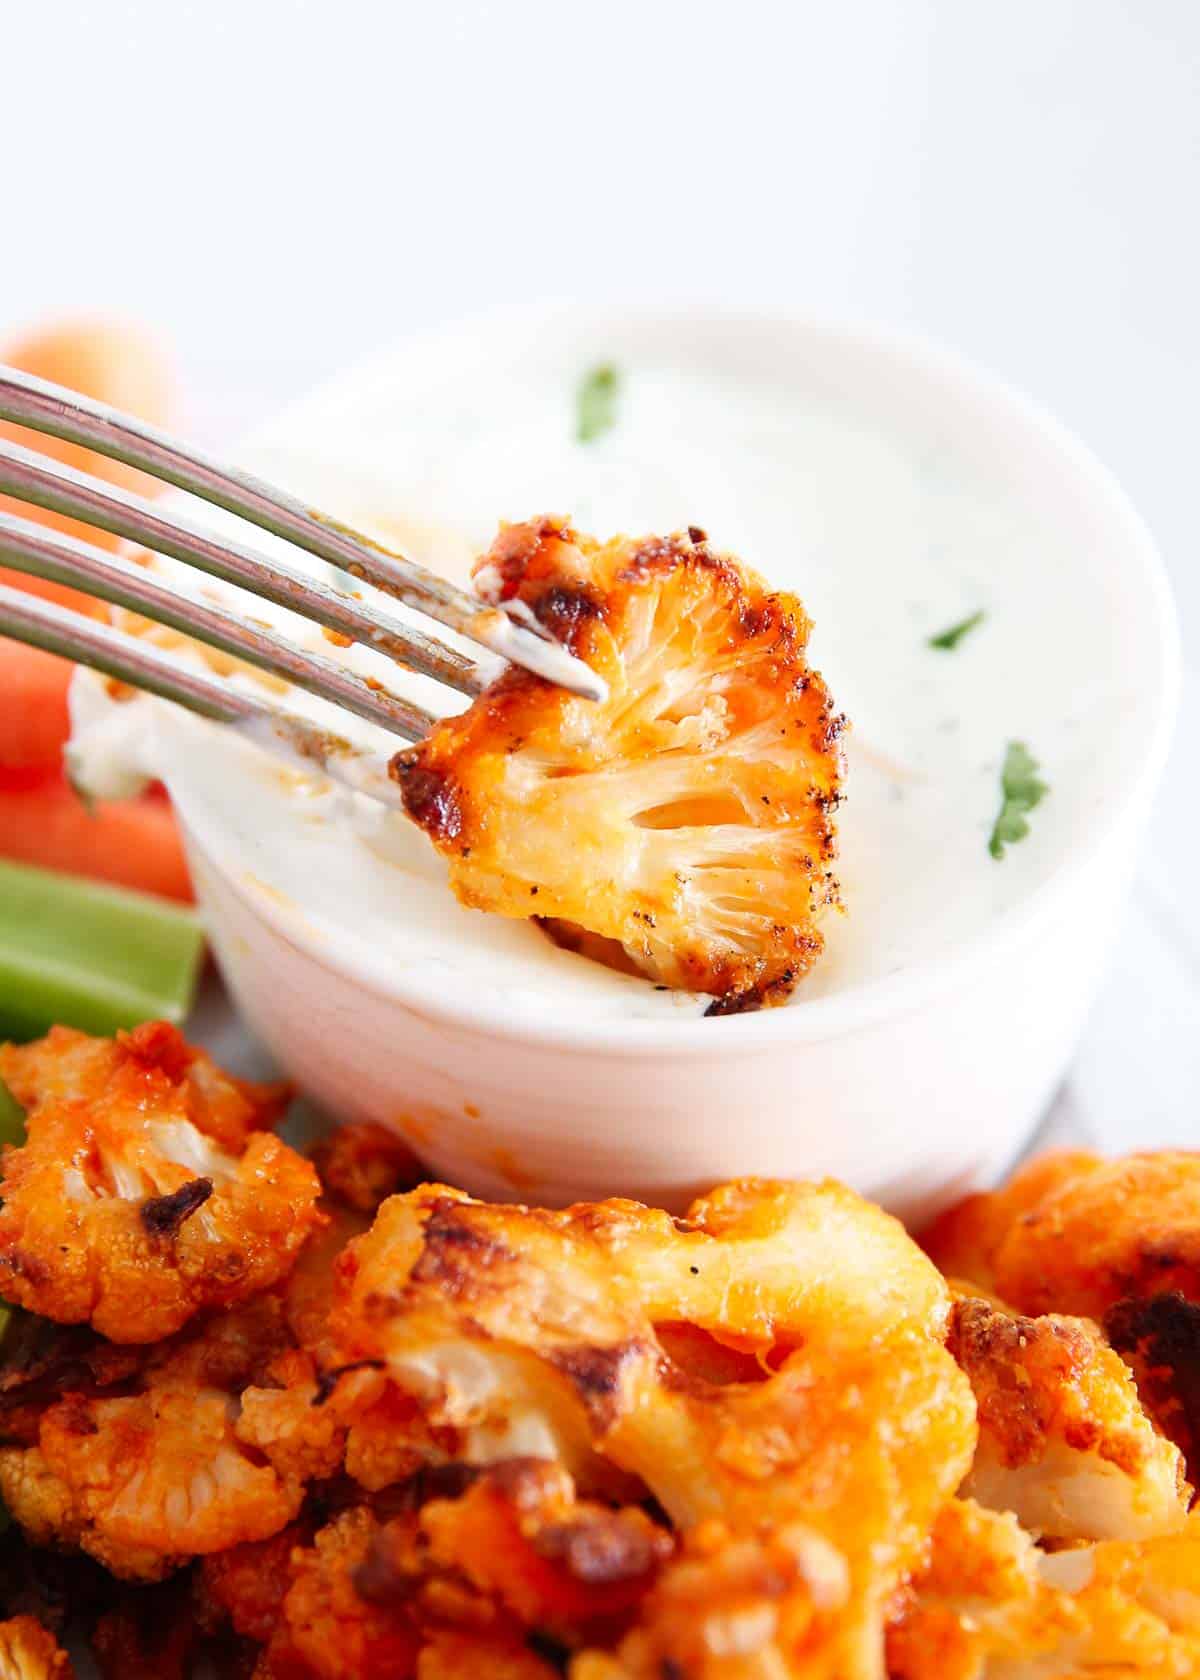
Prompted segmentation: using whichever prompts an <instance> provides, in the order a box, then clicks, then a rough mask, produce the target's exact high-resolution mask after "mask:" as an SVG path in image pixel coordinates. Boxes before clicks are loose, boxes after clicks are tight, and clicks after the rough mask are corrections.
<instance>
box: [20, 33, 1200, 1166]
mask: <svg viewBox="0 0 1200 1680" xmlns="http://www.w3.org/2000/svg"><path fill="white" fill-rule="evenodd" d="M0 15H2V17H3V48H2V51H3V55H4V66H3V99H2V104H0V111H2V117H3V132H4V136H5V149H6V162H5V168H4V176H3V179H4V193H3V209H2V211H0V257H2V259H3V260H2V261H0V333H3V332H5V331H7V330H8V329H9V328H10V327H16V326H17V325H19V324H20V323H22V322H25V321H32V320H36V319H39V318H42V317H44V316H47V315H54V314H58V313H62V312H79V311H86V312H108V313H117V314H120V315H125V316H129V317H132V318H134V319H136V320H139V321H143V322H146V323H148V324H150V325H151V326H152V327H154V328H155V329H156V330H157V331H159V332H160V333H161V335H162V336H163V338H164V340H165V341H166V342H167V343H168V344H170V345H171V346H172V347H173V348H174V350H175V352H176V354H177V357H178V360H179V363H180V367H181V373H182V388H183V392H184V396H185V400H186V404H187V406H188V408H189V410H190V422H191V426H192V429H194V430H198V431H199V432H201V433H202V434H204V435H206V436H207V437H208V438H209V439H210V440H213V441H218V442H220V441H223V440H228V439H232V438H234V437H235V436H236V435H237V433H238V431H239V430H241V429H244V427H245V426H246V425H248V424H250V423H252V422H253V420H254V419H255V418H256V417H257V416H258V415H259V414H262V413H266V412H267V411H269V409H270V408H271V407H273V406H275V405H277V404H278V403H279V402H280V401H281V400H283V399H285V398H287V397H289V396H291V395H293V394H295V393H297V392H298V391H300V390H302V389H303V388H304V387H305V386H306V385H308V384H310V383H312V382H313V380H314V379H316V378H318V377H320V376H321V375H322V374H324V373H326V372H329V371H331V370H332V369H334V368H335V367H337V366H338V365H339V364H340V363H342V362H344V361H346V360H347V359H349V358H352V357H356V356H359V355H361V354H364V353H366V352H368V351H369V350H370V349H371V347H372V346H373V345H375V344H377V343H379V342H381V341H383V340H385V339H387V338H389V337H394V336H396V335H398V334H400V333H405V332H409V331H412V330H413V329H415V328H420V327H421V326H422V325H425V324H428V323H432V322H435V321H440V320H445V319H449V318H452V317H453V316H455V315H457V314H461V313H464V312H468V311H471V310H475V309H478V308H480V307H486V306H491V305H493V304H502V303H505V302H511V301H516V300H522V301H528V300H530V299H531V298H536V297H538V296H547V297H549V296H556V297H562V296H587V297H605V298H612V297H613V296H616V297H618V298H620V297H623V296H627V297H631V298H632V297H639V298H645V297H647V296H652V297H656V298H658V299H689V300H714V299H715V300H718V301H722V302H726V303H732V304H738V305H741V306H750V307H753V306H754V305H755V304H762V305H770V306H772V307H779V306H784V307H788V308H792V309H796V310H799V311H818V312H821V313H826V314H835V315H837V314H845V315H854V316H870V317H876V318H880V319H883V320H887V321H891V322H894V323H897V324H901V325H908V326H916V327H920V328H923V329H925V330H927V331H929V332H931V333H933V334H935V335H936V336H938V337H940V338H942V339H945V340H947V341H950V342H951V343H953V344H955V345H957V346H958V347H959V348H961V349H963V350H965V351H967V352H968V353H970V354H971V355H973V356H975V357H976V358H978V359H980V360H982V361H984V362H986V363H990V364H991V365H992V366H993V367H995V368H997V369H998V370H1000V371H1001V372H1003V373H1004V374H1006V375H1007V376H1008V377H1009V378H1011V379H1012V380H1013V381H1015V382H1016V383H1017V384H1019V385H1022V386H1024V387H1026V388H1027V389H1028V390H1029V391H1030V392H1031V393H1033V394H1034V395H1035V396H1037V397H1038V398H1040V399H1041V400H1042V401H1043V402H1044V403H1045V404H1047V405H1048V406H1049V407H1050V408H1052V409H1054V410H1055V411H1057V413H1058V414H1059V415H1060V417H1061V418H1063V419H1064V420H1066V421H1067V422H1068V423H1069V424H1070V425H1071V426H1073V427H1074V428H1075V429H1076V430H1077V431H1078V432H1079V433H1080V434H1081V435H1082V436H1083V437H1084V438H1085V440H1087V441H1088V442H1089V443H1090V444H1091V445H1092V446H1093V447H1094V448H1095V449H1096V450H1097V452H1098V453H1099V454H1100V455H1101V456H1102V457H1103V458H1104V459H1105V460H1106V461H1107V462H1108V463H1109V464H1110V465H1111V466H1113V467H1114V468H1115V469H1116V471H1117V472H1118V474H1119V475H1120V476H1121V477H1122V478H1123V480H1124V482H1125V483H1126V485H1127V487H1128V488H1129V490H1130V491H1131V492H1132V494H1133V496H1134V498H1135V500H1136V501H1137V502H1138V503H1139V505H1140V506H1141V508H1142V510H1143V512H1144V513H1145V515H1146V516H1147V518H1148V519H1149V521H1150V523H1151V525H1152V526H1153V528H1154V529H1155V531H1156V533H1157V535H1158V537H1159V540H1160V542H1161V545H1162V547H1163V550H1164V553H1165V555H1166V558H1167V560H1168V563H1169V565H1170V568H1171V571H1172V574H1173V577H1174V580H1175V584H1176V590H1177V594H1178V596H1179V599H1180V603H1181V608H1182V611H1183V617H1184V626H1185V646H1186V649H1187V655H1188V659H1189V662H1190V663H1191V665H1192V668H1193V671H1200V564H1198V560H1197V550H1198V545H1200V502H1198V495H1197V476H1198V474H1197V452H1198V446H1200V426H1198V413H1197V411H1198V408H1200V397H1198V391H1200V3H1198V0H820V3H814V0H794V3H792V4H788V3H786V0H779V3H772V0H740V3H736V4H733V3H730V0H721V3H719V4H718V3H714V0H660V3H656V0H641V3H631V0H606V3H604V4H602V5H591V6H586V7H585V6H582V5H578V4H575V3H574V0H510V3H500V0H497V3H495V4H486V3H476V4H461V3H460V4H455V3H445V0H419V3H416V4H408V3H406V0H341V3H334V0H320V3H316V0H314V3H305V0H292V3H288V0H203V3H202V4H191V3H185V0H99V3H97V0H41V3H40V4H37V5H28V4H19V3H18V0H7V3H6V4H5V3H3V0H0ZM1198 681H1200V679H1197V678H1195V677H1193V679H1192V684H1191V688H1190V691H1189V697H1188V702H1187V709H1186V713H1185V727H1184V732H1183V733H1182V734H1181V738H1180V745H1179V747H1178V748H1177V751H1176V757H1175V762H1174V765H1173V770H1172V778H1171V784H1170V787H1169V789H1168V794H1167V796H1166V799H1165V801H1164V803H1163V805H1162V807H1161V809H1160V811H1159V813H1158V815H1157V819H1156V823H1155V829H1154V839H1153V843H1152V847H1151V850H1150V852H1149V854H1148V856H1147V859H1146V863H1145V867H1144V869H1143V873H1142V882H1141V885H1140V888H1139V896H1138V908H1137V911H1136V913H1135V916H1134V918H1133V920H1132V921H1131V923H1130V927H1129V931H1128V934H1127V936H1126V937H1125V938H1124V939H1123V941H1122V943H1121V947H1120V951H1119V956H1118V967H1117V970H1116V973H1115V977H1114V980H1113V982H1112V983H1111V984H1110V986H1109V989H1108V991H1107V993H1106V994H1105V997H1104V998H1103V999H1102V1000H1101V1004H1100V1006H1099V1011H1098V1015H1097V1017H1096V1022H1095V1024H1094V1026H1093V1029H1092V1031H1091V1033H1090V1035H1089V1039H1088V1042H1087V1044H1086V1045H1085V1049H1084V1053H1083V1056H1082V1058H1081V1061H1080V1064H1079V1068H1078V1070H1077V1074H1076V1076H1075V1077H1074V1079H1073V1082H1072V1086H1071V1088H1070V1092H1069V1096H1068V1101H1067V1103H1066V1104H1065V1105H1064V1107H1063V1109H1062V1110H1061V1113H1060V1117H1061V1114H1068V1115H1070V1116H1078V1115H1080V1114H1082V1115H1083V1116H1084V1119H1085V1122H1086V1124H1087V1125H1088V1126H1090V1127H1091V1128H1092V1129H1093V1130H1099V1131H1100V1132H1101V1133H1102V1134H1103V1135H1105V1136H1106V1137H1109V1138H1113V1137H1117V1136H1120V1137H1122V1138H1124V1137H1134V1136H1138V1137H1145V1138H1147V1139H1165V1138H1166V1137H1168V1136H1174V1137H1177V1138H1185V1137H1192V1138H1194V1137H1195V1131H1196V1125H1195V1118H1194V1116H1195V1105H1196V1100H1197V1096H1198V1095H1200V886H1198V885H1195V884H1194V878H1195V879H1200V871H1198V867H1197V866H1198V863H1200V858H1198V853H1200V796H1198V790H1200V698H1198V695H1197V683H1198ZM1120 769H1121V767H1120V766H1119V765H1114V777H1117V776H1119V775H1120Z"/></svg>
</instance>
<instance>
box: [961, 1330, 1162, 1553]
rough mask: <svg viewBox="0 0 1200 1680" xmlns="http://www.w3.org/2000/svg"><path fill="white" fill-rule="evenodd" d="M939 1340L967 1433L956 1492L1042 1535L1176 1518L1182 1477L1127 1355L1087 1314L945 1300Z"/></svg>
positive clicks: (1116, 1531) (1093, 1532) (1144, 1526)
mask: <svg viewBox="0 0 1200 1680" xmlns="http://www.w3.org/2000/svg"><path fill="white" fill-rule="evenodd" d="M949 1348H950V1351H951V1353H952V1354H953V1355H954V1357H955V1358H956V1359H957V1360H958V1362H959V1364H960V1365H961V1366H962V1368H963V1370H964V1371H965V1372H966V1373H967V1376H968V1377H969V1378H970V1380H971V1386H972V1388H973V1389H974V1391H975V1400H976V1405H977V1407H978V1414H979V1445H978V1447H977V1448H976V1451H975V1459H974V1463H973V1464H972V1466H971V1474H970V1475H969V1476H968V1478H967V1481H966V1483H965V1485H964V1487H963V1490H962V1491H963V1492H964V1493H966V1494H971V1495H973V1496H974V1498H975V1499H977V1500H978V1501H979V1502H980V1504H982V1505H986V1506H988V1507H990V1508H991V1509H992V1510H996V1511H1013V1512H1015V1513H1016V1516H1017V1517H1018V1519H1019V1520H1020V1522H1021V1523H1022V1524H1023V1525H1024V1527H1026V1528H1028V1529H1031V1530H1032V1531H1033V1532H1034V1533H1035V1534H1037V1535H1040V1536H1042V1537H1044V1538H1049V1539H1053V1540H1059V1541H1063V1540H1108V1539H1124V1540H1142V1539H1148V1538H1150V1537H1151V1536H1153V1535H1156V1534H1169V1533H1171V1532H1173V1531H1174V1530H1176V1529H1179V1528H1182V1526H1183V1524H1184V1522H1185V1521H1186V1519H1187V1512H1188V1504H1189V1500H1190V1496H1191V1489H1190V1488H1189V1487H1188V1485H1187V1482H1186V1480H1185V1476H1184V1465H1183V1458H1182V1455H1181V1454H1180V1452H1179V1450H1178V1448H1177V1447H1175V1446H1174V1445H1173V1444H1172V1443H1171V1442H1170V1441H1168V1440H1166V1439H1165V1437H1164V1436H1162V1435H1160V1434H1159V1432H1158V1430H1156V1429H1155V1427H1154V1425H1153V1424H1152V1423H1151V1421H1150V1419H1149V1417H1148V1416H1147V1415H1146V1413H1145V1411H1144V1410H1143V1408H1142V1405H1141V1402H1140V1401H1139V1399H1138V1394H1137V1389H1136V1387H1135V1385H1134V1382H1133V1378H1132V1376H1131V1375H1130V1373H1129V1370H1128V1368H1127V1366H1126V1365H1125V1364H1124V1362H1123V1361H1122V1360H1121V1358H1120V1357H1119V1356H1118V1355H1117V1354H1116V1353H1114V1352H1113V1350H1112V1348H1110V1347H1109V1346H1108V1344H1107V1343H1106V1342H1105V1341H1104V1339H1103V1337H1102V1336H1101V1335H1100V1333H1099V1331H1098V1329H1097V1328H1096V1326H1095V1325H1094V1324H1093V1323H1091V1322H1090V1320H1088V1319H1083V1318H1064V1317H1061V1316H1059V1315H1057V1314H1050V1315H1047V1316H1046V1317H1042V1318H1026V1317H1023V1316H1021V1315H1019V1314H1016V1313H1006V1312H1004V1311H1002V1310H1000V1309H998V1308H996V1307H993V1306H992V1305H991V1304H990V1303H988V1302H987V1301H981V1300H962V1301H959V1302H957V1303H956V1304H955V1308H954V1316H953V1319H952V1328H951V1334H950V1341H949Z"/></svg>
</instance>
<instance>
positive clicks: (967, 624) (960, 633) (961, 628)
mask: <svg viewBox="0 0 1200 1680" xmlns="http://www.w3.org/2000/svg"><path fill="white" fill-rule="evenodd" d="M986 617H987V614H986V613H985V612H984V610H983V608H982V607H980V609H979V611H978V612H973V613H971V615H970V617H968V618H964V619H962V620H960V622H959V623H958V624H952V625H951V626H950V628H949V629H948V630H939V631H938V633H937V635H936V636H930V638H929V646H930V647H931V648H943V649H944V650H945V651H946V652H949V651H950V650H951V649H952V648H956V647H957V646H958V644H959V642H961V641H962V639H963V637H964V636H969V635H970V634H971V631H972V630H974V629H975V627H976V625H979V624H982V623H983V621H984V619H985V618H986Z"/></svg>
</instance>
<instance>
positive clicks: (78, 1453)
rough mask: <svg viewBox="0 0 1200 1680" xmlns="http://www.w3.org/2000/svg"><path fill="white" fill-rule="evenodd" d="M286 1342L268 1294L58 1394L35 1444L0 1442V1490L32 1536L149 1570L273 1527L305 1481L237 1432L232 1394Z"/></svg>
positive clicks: (260, 1373)
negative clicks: (107, 1384)
mask: <svg viewBox="0 0 1200 1680" xmlns="http://www.w3.org/2000/svg"><path fill="white" fill-rule="evenodd" d="M285 1341H286V1327H285V1325H284V1321H283V1315H282V1311H281V1308H280V1304H279V1302H278V1301H277V1300H275V1299H273V1298H270V1297H266V1298H263V1299H261V1300H259V1301H255V1302H252V1303H250V1304H249V1305H247V1306H245V1307H242V1308H240V1309H238V1310H237V1311H236V1312H232V1313H229V1314H226V1315H222V1316H219V1317H218V1318H216V1319H214V1320H212V1321H210V1323H209V1324H207V1325H205V1326H204V1327H202V1328H201V1329H200V1330H193V1331H191V1332H189V1333H188V1334H186V1335H185V1336H183V1337H181V1338H179V1339H178V1340H177V1341H175V1342H172V1343H167V1344H165V1346H164V1347H162V1348H159V1349H155V1350H154V1351H153V1352H148V1353H146V1354H145V1356H144V1361H145V1362H144V1364H143V1367H142V1369H141V1371H140V1372H139V1373H138V1374H137V1375H136V1377H134V1376H125V1377H123V1378H122V1379H121V1380H119V1381H118V1382H116V1383H115V1384H114V1385H113V1387H112V1388H110V1389H108V1390H104V1389H97V1387H96V1386H95V1385H92V1387H90V1388H88V1389H84V1390H76V1391H74V1392H69V1393H67V1394H65V1395H63V1396H62V1397H61V1398H60V1399H57V1400H56V1401H54V1402H53V1403H52V1404H50V1405H48V1406H47V1407H46V1409H45V1411H44V1412H43V1413H42V1415H41V1417H40V1420H39V1425H38V1430H37V1439H36V1444H32V1445H22V1446H11V1447H5V1448H2V1449H0V1498H3V1501H4V1504H5V1505H6V1506H7V1508H8V1510H9V1511H10V1512H11V1514H12V1516H13V1517H14V1518H15V1520H16V1521H17V1522H18V1523H19V1524H20V1525H21V1527H22V1529H23V1530H24V1531H25V1534H26V1535H27V1537H28V1538H29V1539H30V1541H31V1542H32V1543H33V1544H35V1545H39V1546H56V1547H59V1548H67V1549H70V1548H76V1547H77V1548H80V1549H81V1550H83V1551H85V1552H87V1553H89V1554H90V1555H91V1556H92V1557H94V1558H96V1559H97V1560H98V1561H99V1562H100V1563H102V1564H103V1565H104V1566H105V1568H107V1569H108V1570H110V1571H111V1572H112V1573H113V1574H114V1575H117V1576H119V1577H122V1578H124V1579H128V1580H135V1581H136V1580H143V1581H153V1580H158V1579H161V1578H162V1577H164V1576H165V1575H167V1574H170V1573H171V1572H172V1571H173V1570H174V1569H176V1568H177V1567H178V1566H179V1564H180V1563H181V1562H183V1561H184V1560H185V1559H187V1558H190V1557H195V1556H198V1555H201V1554H204V1553H207V1552H213V1551H219V1550H221V1549H223V1548H224V1547H227V1546H232V1545H236V1544H237V1543H238V1542H239V1541H243V1540H257V1539H261V1538H263V1537H265V1536H267V1535H270V1534H273V1533H274V1532H275V1531H276V1530H277V1529H280V1528H282V1527H283V1526H284V1525H285V1524H286V1523H287V1522H289V1521H291V1519H292V1518H293V1517H294V1516H295V1515H296V1513H297V1511H298V1510H299V1507H300V1503H301V1500H302V1497H303V1491H304V1490H303V1485H302V1483H301V1482H300V1480H299V1479H298V1478H296V1477H294V1476H288V1475H286V1474H284V1475H281V1474H278V1473H277V1472H276V1471H275V1470H274V1469H273V1468H272V1467H271V1466H270V1465H269V1464H266V1463H264V1462H263V1460H262V1457H261V1455H260V1454H258V1453H256V1452H253V1451H251V1450H249V1449H247V1448H246V1447H245V1446H244V1445H243V1443H242V1442H241V1441H240V1440H239V1438H238V1435H237V1433H236V1429H235V1425H236V1421H237V1414H238V1402H239V1396H240V1394H241V1392H242V1390H243V1389H244V1388H245V1387H246V1386H248V1384H250V1383H251V1382H252V1381H253V1380H255V1379H256V1378H258V1379H260V1380H261V1379H262V1378H263V1377H264V1376H265V1375H266V1373H267V1371H268V1370H269V1368H270V1364H271V1361H272V1360H273V1359H274V1358H275V1357H277V1355H278V1351H279V1349H280V1347H281V1345H282V1344H283V1343H284V1342H285Z"/></svg>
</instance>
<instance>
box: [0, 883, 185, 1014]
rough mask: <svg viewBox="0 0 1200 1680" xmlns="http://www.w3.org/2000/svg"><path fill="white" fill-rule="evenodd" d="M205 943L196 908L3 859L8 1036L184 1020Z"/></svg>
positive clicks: (1, 955) (2, 1004)
mask: <svg viewBox="0 0 1200 1680" xmlns="http://www.w3.org/2000/svg"><path fill="white" fill-rule="evenodd" d="M203 949H204V934H203V932H202V931H201V927H200V923H199V920H198V919H197V917H196V915H195V914H194V912H193V911H191V910H185V909H183V908H182V907H181V906H179V905H176V904H169V903H167V902H166V901H165V900H164V899H160V898H151V897H150V896H149V895H148V894H146V893H136V892H128V891H126V890H125V889H124V888H121V887H108V886H101V885H99V884H98V883H97V882H95V881H85V880H82V879H80V878H79V877H78V876H75V875H56V874H52V873H51V872H50V871H48V870H45V869H31V868H29V867H28V866H26V865H24V864H14V863H7V862H4V861H2V860H0V1039H2V1038H13V1039H26V1038H36V1037H37V1036H38V1034H39V1033H43V1032H45V1031H46V1030H47V1028H49V1027H52V1026H54V1025H55V1024H56V1023H62V1024H63V1025H65V1026H70V1027H78V1028H80V1029H81V1030H82V1031H84V1032H91V1033H100V1034H107V1033H113V1032H116V1030H117V1029H118V1028H119V1027H134V1026H136V1025H137V1024H138V1022H139V1021H150V1020H157V1019H163V1020H167V1021H180V1020H182V1019H183V1017H184V1015H186V1013H187V1011H188V1008H189V1007H190V1005H191V1001H192V996H193V993H194V992H195V988H196V977H197V974H198V972H199V968H200V958H201V955H202V953H203Z"/></svg>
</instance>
